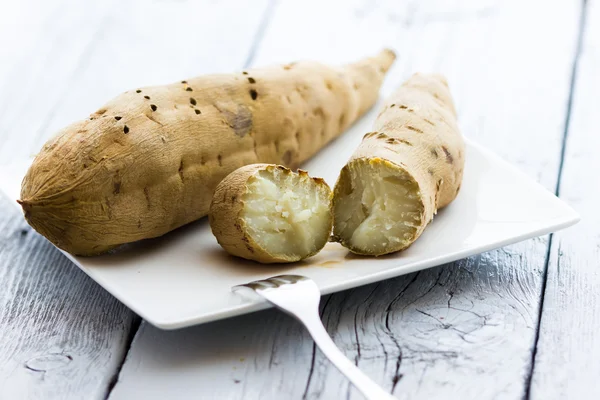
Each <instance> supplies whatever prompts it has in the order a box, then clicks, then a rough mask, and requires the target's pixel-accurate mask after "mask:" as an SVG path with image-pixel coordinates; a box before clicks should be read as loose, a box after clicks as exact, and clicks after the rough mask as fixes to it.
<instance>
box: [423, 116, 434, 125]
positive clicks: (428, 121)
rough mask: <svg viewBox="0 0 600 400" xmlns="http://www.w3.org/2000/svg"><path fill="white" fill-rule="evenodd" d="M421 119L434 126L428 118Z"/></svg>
mask: <svg viewBox="0 0 600 400" xmlns="http://www.w3.org/2000/svg"><path fill="white" fill-rule="evenodd" d="M423 121H425V122H427V123H428V124H429V125H431V126H435V124H434V123H433V122H431V121H430V120H428V119H427V118H423Z"/></svg>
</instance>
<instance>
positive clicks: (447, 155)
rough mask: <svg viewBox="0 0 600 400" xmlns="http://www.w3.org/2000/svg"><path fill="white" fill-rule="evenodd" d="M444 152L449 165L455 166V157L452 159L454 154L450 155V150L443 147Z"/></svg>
mask: <svg viewBox="0 0 600 400" xmlns="http://www.w3.org/2000/svg"><path fill="white" fill-rule="evenodd" d="M442 150H444V153H445V154H446V162H447V163H448V164H453V163H454V157H452V154H451V153H450V151H449V150H448V148H446V146H442Z"/></svg>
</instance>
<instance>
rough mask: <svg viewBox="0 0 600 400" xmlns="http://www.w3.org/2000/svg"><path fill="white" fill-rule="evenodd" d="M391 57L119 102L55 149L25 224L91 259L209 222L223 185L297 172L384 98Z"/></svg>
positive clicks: (30, 185) (192, 85)
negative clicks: (251, 171)
mask: <svg viewBox="0 0 600 400" xmlns="http://www.w3.org/2000/svg"><path fill="white" fill-rule="evenodd" d="M394 58H395V56H394V54H393V53H392V52H391V51H389V50H385V51H382V52H381V53H380V54H379V55H377V56H375V57H372V58H367V59H364V60H362V61H359V62H357V63H354V64H349V65H347V66H344V67H341V68H331V67H327V66H324V65H321V64H318V63H314V62H298V63H294V64H288V65H284V66H276V67H268V68H262V69H256V70H251V71H244V72H242V73H239V74H227V75H211V76H203V77H198V78H194V79H190V80H187V81H181V82H178V83H174V84H171V85H165V86H157V87H146V88H139V89H134V90H131V91H128V92H125V93H123V94H122V95H120V96H118V97H117V98H115V99H114V100H112V101H110V102H109V103H107V104H106V105H105V106H103V107H101V108H100V109H99V110H98V111H96V112H95V113H93V114H92V115H91V116H90V118H89V119H87V120H83V121H79V122H76V123H74V124H72V125H70V126H68V127H66V128H65V129H63V130H62V131H61V132H59V134H58V135H57V136H56V137H55V138H54V139H51V140H50V141H49V142H48V143H47V144H46V145H45V146H44V147H43V149H42V150H41V152H40V153H39V154H38V156H37V157H36V158H35V160H34V162H33V164H32V166H31V168H30V169H29V171H28V172H27V175H26V176H25V178H24V180H23V183H22V189H21V199H20V200H19V203H20V204H21V205H22V207H23V210H24V213H25V218H26V219H27V221H28V222H29V224H30V225H31V226H32V227H33V228H35V229H36V230H37V231H38V232H40V233H41V234H42V235H44V236H45V237H46V238H48V239H49V240H50V241H51V242H52V243H54V244H55V245H56V246H58V247H59V248H61V249H63V250H65V251H67V252H69V253H72V254H75V255H95V254H100V253H103V252H106V251H108V250H110V249H113V248H115V247H117V246H119V245H121V244H123V243H129V242H134V241H137V240H140V239H145V238H152V237H157V236H161V235H163V234H165V233H167V232H169V231H170V230H173V229H175V228H177V227H179V226H182V225H184V224H186V223H189V222H191V221H194V220H196V219H198V218H201V217H203V216H205V215H206V214H207V212H208V209H209V204H210V201H211V198H212V194H213V191H214V189H215V187H216V186H217V184H218V183H219V182H220V181H221V179H223V178H224V177H225V176H226V175H227V174H228V173H230V172H231V171H233V170H235V169H237V168H239V167H241V166H243V165H247V164H253V163H258V162H265V163H278V164H283V165H285V166H289V167H293V168H294V167H297V166H298V165H299V164H300V163H301V162H303V161H304V160H306V159H307V158H309V157H311V156H312V155H313V154H315V153H316V152H317V151H318V150H319V149H320V148H322V147H323V146H324V145H325V144H326V143H328V142H329V141H330V140H332V139H333V138H335V137H336V136H337V135H339V134H340V133H341V132H342V131H343V130H345V129H346V128H347V127H348V126H349V125H350V124H351V123H352V122H354V121H355V120H356V119H357V118H358V117H359V116H360V115H362V114H363V113H364V112H365V111H366V110H368V109H369V108H370V107H371V106H372V105H373V103H374V102H375V100H376V98H377V94H378V91H379V87H380V85H381V82H382V80H383V78H384V75H385V73H386V72H387V70H388V69H389V67H390V65H391V64H392V62H393V60H394Z"/></svg>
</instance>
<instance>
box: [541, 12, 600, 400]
mask: <svg viewBox="0 0 600 400" xmlns="http://www.w3.org/2000/svg"><path fill="white" fill-rule="evenodd" d="M584 26H585V30H584V32H583V42H582V48H581V51H580V58H579V61H578V63H577V65H576V68H575V70H574V73H575V75H574V78H575V79H574V82H575V86H574V88H573V99H572V100H573V101H572V112H571V117H570V119H569V120H568V122H569V123H568V125H567V127H566V129H567V134H568V135H567V137H566V148H565V152H564V168H563V172H562V179H561V182H560V188H559V194H560V197H561V198H562V199H564V200H565V201H566V202H568V203H569V204H571V205H572V206H573V208H575V209H576V210H577V211H578V212H579V213H580V214H581V217H582V220H581V222H580V223H579V224H578V225H576V226H575V227H573V228H570V229H568V230H565V231H563V232H559V233H556V234H554V236H553V238H552V248H551V253H550V254H551V256H550V263H549V266H548V280H547V284H546V290H545V296H544V300H543V313H542V319H541V325H540V334H539V341H538V346H537V352H536V356H535V368H534V374H533V382H532V386H531V396H530V398H531V399H534V400H535V399H591V398H597V397H598V395H599V394H600V380H599V379H598V378H599V377H600V362H598V356H599V355H600V337H599V336H598V330H599V327H600V307H599V305H600V290H599V289H598V288H600V229H599V228H598V227H599V226H600V213H599V212H598V199H600V185H599V184H598V178H597V177H596V174H597V171H599V170H600V160H599V159H598V156H597V154H596V153H597V149H598V146H600V136H599V135H598V127H597V123H596V118H598V105H599V104H600V103H599V102H598V93H599V92H600V76H598V68H599V66H600V2H599V1H589V2H588V4H587V12H586V18H585V25H584ZM591 176H593V178H591ZM587 177H590V179H589V180H588V178H587Z"/></svg>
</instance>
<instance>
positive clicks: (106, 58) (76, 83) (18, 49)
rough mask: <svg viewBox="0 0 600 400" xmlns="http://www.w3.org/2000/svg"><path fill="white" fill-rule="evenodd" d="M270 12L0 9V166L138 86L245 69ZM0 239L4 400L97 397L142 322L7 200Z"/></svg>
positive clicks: (155, 7) (140, 6)
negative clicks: (78, 267) (34, 228)
mask: <svg viewBox="0 0 600 400" xmlns="http://www.w3.org/2000/svg"><path fill="white" fill-rule="evenodd" d="M267 5H268V3H267V1H258V2H253V3H252V4H251V5H243V4H240V3H238V2H233V1H224V2H218V3H215V2H211V1H204V2H175V3H171V2H162V1H154V2H146V1H138V0H131V1H123V2H116V1H102V2H84V3H82V2H78V1H60V2H46V1H42V0H37V1H33V0H29V1H23V2H10V3H7V4H3V9H2V12H1V13H0V58H2V60H10V62H9V63H6V62H2V63H0V139H1V141H0V159H1V160H2V162H1V163H5V162H10V161H11V160H16V159H20V158H23V157H27V156H29V155H31V154H33V153H35V152H36V151H37V149H38V148H39V147H40V146H41V145H42V144H43V142H44V141H45V140H47V139H48V137H49V136H50V135H52V134H53V133H54V132H55V131H56V130H58V129H59V128H61V127H62V126H64V125H67V124H68V123H70V122H72V121H73V120H75V119H79V118H85V117H87V115H88V114H89V113H91V112H93V111H94V110H95V109H96V108H97V107H98V106H100V105H101V104H102V103H104V102H105V101H107V100H108V99H110V98H111V97H113V96H114V95H116V94H118V93H119V92H121V91H124V90H127V89H130V88H131V87H135V86H136V85H150V84H154V83H162V82H166V83H168V82H171V81H176V80H179V79H181V78H182V77H189V76H193V75H196V74H200V73H206V72H212V71H219V70H231V69H232V68H236V67H237V68H239V69H241V68H242V66H243V65H244V63H245V62H246V60H247V58H248V57H249V55H250V54H251V52H250V49H251V44H252V42H253V40H254V37H255V35H256V33H257V32H259V27H260V24H261V19H262V17H263V15H264V13H265V10H266V9H267ZM232 10H237V12H236V13H232V12H231V11H232ZM157 26H160V27H161V30H160V32H159V31H157V29H156V28H157ZM221 46H222V47H221ZM221 49H227V51H222V50H221ZM215 54H218V55H219V56H218V57H216V56H215ZM0 232H2V233H1V234H0V235H1V236H0V284H1V285H2V287H3V290H2V292H0V338H1V340H0V399H11V400H12V399H101V398H105V397H106V395H107V393H108V392H109V390H110V389H111V387H112V384H114V380H115V379H116V376H117V373H118V371H119V368H120V366H121V364H122V362H123V358H124V356H125V353H126V351H127V349H128V347H129V343H130V342H131V336H132V335H133V333H134V332H135V331H136V329H137V326H138V324H139V318H138V317H137V316H135V315H134V314H133V313H132V312H131V311H130V310H129V309H127V308H126V307H124V306H123V305H122V304H120V303H119V302H118V301H117V300H115V299H114V298H113V297H112V296H110V295H109V294H108V293H107V292H105V291H104V290H103V289H102V288H101V287H100V286H98V285H97V284H96V283H94V282H93V281H92V280H91V279H89V278H88V277H87V276H86V275H85V274H84V273H83V272H81V271H80V270H79V269H77V268H75V267H74V266H73V265H72V264H71V263H70V262H69V261H68V260H67V259H66V258H65V257H63V256H62V255H61V254H60V253H59V252H58V251H57V250H56V249H55V248H54V247H53V246H51V245H50V244H49V243H48V242H47V241H45V240H44V239H42V238H41V237H40V236H39V235H38V234H37V233H35V232H34V231H32V230H31V229H30V228H29V227H28V226H27V225H26V223H25V222H24V220H23V217H22V216H21V215H20V213H18V212H17V211H16V209H15V207H14V206H13V205H11V204H9V202H8V200H7V199H5V198H4V197H0Z"/></svg>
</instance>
